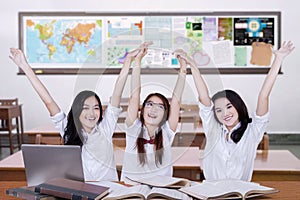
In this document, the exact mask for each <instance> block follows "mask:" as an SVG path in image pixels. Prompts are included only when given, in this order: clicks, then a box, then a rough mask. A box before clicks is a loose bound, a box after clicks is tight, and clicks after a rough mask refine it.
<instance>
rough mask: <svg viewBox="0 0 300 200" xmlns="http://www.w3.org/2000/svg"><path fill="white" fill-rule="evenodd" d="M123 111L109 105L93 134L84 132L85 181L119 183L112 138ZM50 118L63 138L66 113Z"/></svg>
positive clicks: (83, 159)
mask: <svg viewBox="0 0 300 200" xmlns="http://www.w3.org/2000/svg"><path fill="white" fill-rule="evenodd" d="M121 111H122V109H121V108H116V107H113V106H111V105H110V104H109V105H108V106H107V109H106V110H105V113H104V117H103V119H102V121H101V122H100V123H99V125H98V126H96V127H95V128H94V129H93V130H92V132H91V133H86V132H85V131H84V130H82V134H83V136H84V138H85V141H84V142H83V145H82V152H81V158H82V165H83V172H84V178H85V181H100V180H109V181H118V174H117V171H116V163H115V160H114V150H113V144H112V136H113V133H114V130H115V127H116V124H117V120H118V116H119V114H120V112H121ZM50 118H51V120H52V121H53V122H54V124H55V128H56V129H57V130H59V132H60V135H61V136H62V137H63V135H64V134H65V132H64V130H65V127H66V126H67V117H66V115H65V113H64V112H63V111H61V112H60V113H57V114H56V115H54V116H52V117H50Z"/></svg>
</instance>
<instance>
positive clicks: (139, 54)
mask: <svg viewBox="0 0 300 200" xmlns="http://www.w3.org/2000/svg"><path fill="white" fill-rule="evenodd" d="M151 44H153V42H151V41H150V42H144V43H142V44H141V45H140V46H139V48H137V49H135V50H133V51H130V52H129V53H128V54H127V57H128V58H131V59H134V58H136V59H140V60H141V59H142V58H143V57H144V56H145V55H146V54H147V48H148V46H149V45H151Z"/></svg>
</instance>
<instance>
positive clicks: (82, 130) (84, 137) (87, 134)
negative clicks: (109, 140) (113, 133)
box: [81, 125, 98, 144]
mask: <svg viewBox="0 0 300 200" xmlns="http://www.w3.org/2000/svg"><path fill="white" fill-rule="evenodd" d="M97 132H98V126H97V125H96V126H95V127H94V128H93V130H92V131H91V132H90V133H87V132H86V131H85V130H84V129H81V134H82V136H83V140H84V141H82V143H83V144H85V143H86V142H87V140H88V138H89V135H94V134H95V133H97Z"/></svg>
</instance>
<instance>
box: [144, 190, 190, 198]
mask: <svg viewBox="0 0 300 200" xmlns="http://www.w3.org/2000/svg"><path fill="white" fill-rule="evenodd" d="M155 197H156V198H158V197H160V198H161V197H164V198H166V199H173V200H192V198H191V197H189V196H188V195H186V194H184V193H182V192H180V191H178V190H176V189H167V188H158V187H153V188H152V190H151V192H150V194H149V195H148V196H147V199H152V198H155Z"/></svg>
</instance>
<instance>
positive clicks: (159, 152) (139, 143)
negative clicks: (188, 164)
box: [136, 93, 170, 165]
mask: <svg viewBox="0 0 300 200" xmlns="http://www.w3.org/2000/svg"><path fill="white" fill-rule="evenodd" d="M153 96H157V97H158V98H160V99H161V100H162V102H163V105H164V108H165V110H164V116H163V119H162V120H161V122H160V123H159V125H158V131H157V133H156V134H155V139H154V144H155V163H156V165H158V162H159V163H160V164H162V157H163V135H162V129H161V126H162V125H163V124H164V123H165V122H166V121H167V120H168V118H169V113H170V104H169V101H168V99H167V98H166V97H165V96H164V95H162V94H160V93H151V94H149V95H148V96H147V97H146V99H145V100H144V102H143V105H142V108H141V114H140V120H141V124H142V127H141V132H140V133H139V136H138V138H137V140H136V147H137V150H138V155H139V161H140V163H141V164H142V165H144V164H145V163H146V152H145V147H144V144H145V143H144V139H143V135H144V123H145V119H144V108H145V104H146V102H148V100H149V99H150V98H151V97H153Z"/></svg>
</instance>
